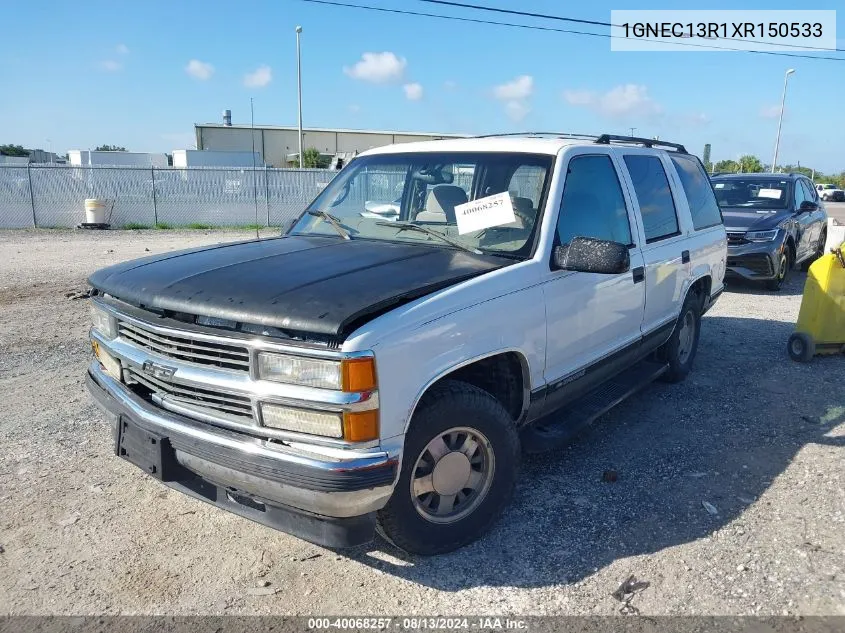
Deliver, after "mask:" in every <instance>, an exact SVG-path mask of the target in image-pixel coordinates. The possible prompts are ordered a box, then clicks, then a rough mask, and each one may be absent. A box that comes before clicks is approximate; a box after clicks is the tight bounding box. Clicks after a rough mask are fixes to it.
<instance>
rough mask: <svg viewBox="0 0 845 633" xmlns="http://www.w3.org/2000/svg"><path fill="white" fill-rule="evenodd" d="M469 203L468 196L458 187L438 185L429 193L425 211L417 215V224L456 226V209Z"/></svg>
mask: <svg viewBox="0 0 845 633" xmlns="http://www.w3.org/2000/svg"><path fill="white" fill-rule="evenodd" d="M466 202H467V194H466V191H464V190H463V189H462V188H461V187H458V186H457V185H436V186H434V187H432V188H431V189H430V190H429V192H428V197H427V198H426V201H425V209H424V210H422V211H420V212H419V213H417V217H416V220H417V222H432V223H437V224H455V222H456V220H455V207H456V206H457V205H459V204H464V203H466Z"/></svg>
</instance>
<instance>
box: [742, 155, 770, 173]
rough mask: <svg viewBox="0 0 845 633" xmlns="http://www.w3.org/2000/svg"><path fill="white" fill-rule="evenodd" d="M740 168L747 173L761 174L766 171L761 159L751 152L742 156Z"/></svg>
mask: <svg viewBox="0 0 845 633" xmlns="http://www.w3.org/2000/svg"><path fill="white" fill-rule="evenodd" d="M739 169H740V171H742V172H743V173H746V174H759V173H761V172H763V171H766V169H765V168H764V167H763V163H762V162H761V161H760V159H759V158H757V157H756V156H752V155H751V154H746V155H745V156H740V158H739Z"/></svg>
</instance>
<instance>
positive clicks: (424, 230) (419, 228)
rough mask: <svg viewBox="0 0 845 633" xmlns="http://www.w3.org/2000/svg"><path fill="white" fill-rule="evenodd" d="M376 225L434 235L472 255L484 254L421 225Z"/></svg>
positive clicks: (405, 223)
mask: <svg viewBox="0 0 845 633" xmlns="http://www.w3.org/2000/svg"><path fill="white" fill-rule="evenodd" d="M376 224H378V225H379V226H392V227H394V228H397V229H399V230H400V231H419V232H420V233H425V234H426V235H433V236H434V237H439V238H440V239H441V240H443V241H444V242H446V243H448V244H451V245H452V246H457V247H458V248H460V249H462V250H465V251H469V252H470V253H474V254H476V255H483V254H484V253H482V252H481V251H480V250H478V249H477V248H473V247H472V246H467V245H466V244H463V243H461V242H459V241H458V240H453V239H452V238H451V237H448V236H446V235H443V233H441V232H439V231H435V230H433V229H430V228H428V227H427V226H423V225H421V224H414V223H413V222H376Z"/></svg>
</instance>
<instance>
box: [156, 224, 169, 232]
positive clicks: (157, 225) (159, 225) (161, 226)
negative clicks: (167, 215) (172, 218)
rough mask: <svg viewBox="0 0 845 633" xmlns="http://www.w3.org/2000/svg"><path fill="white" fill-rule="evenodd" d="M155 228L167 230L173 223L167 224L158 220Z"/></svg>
mask: <svg viewBox="0 0 845 633" xmlns="http://www.w3.org/2000/svg"><path fill="white" fill-rule="evenodd" d="M156 228H157V229H158V230H159V231H169V230H170V229H172V228H173V225H172V224H168V223H167V222H159V223H158V224H156Z"/></svg>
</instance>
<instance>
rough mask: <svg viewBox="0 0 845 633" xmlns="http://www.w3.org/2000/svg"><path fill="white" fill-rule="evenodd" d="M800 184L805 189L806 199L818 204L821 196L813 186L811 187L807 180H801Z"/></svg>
mask: <svg viewBox="0 0 845 633" xmlns="http://www.w3.org/2000/svg"><path fill="white" fill-rule="evenodd" d="M799 182H800V183H801V186H802V187H804V199H805V200H810V201H812V202H817V201H818V199H819V195H818V194H817V193H816V190H815V189H813V185H811V184H810V183H809V181H807V180H800V181H799Z"/></svg>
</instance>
